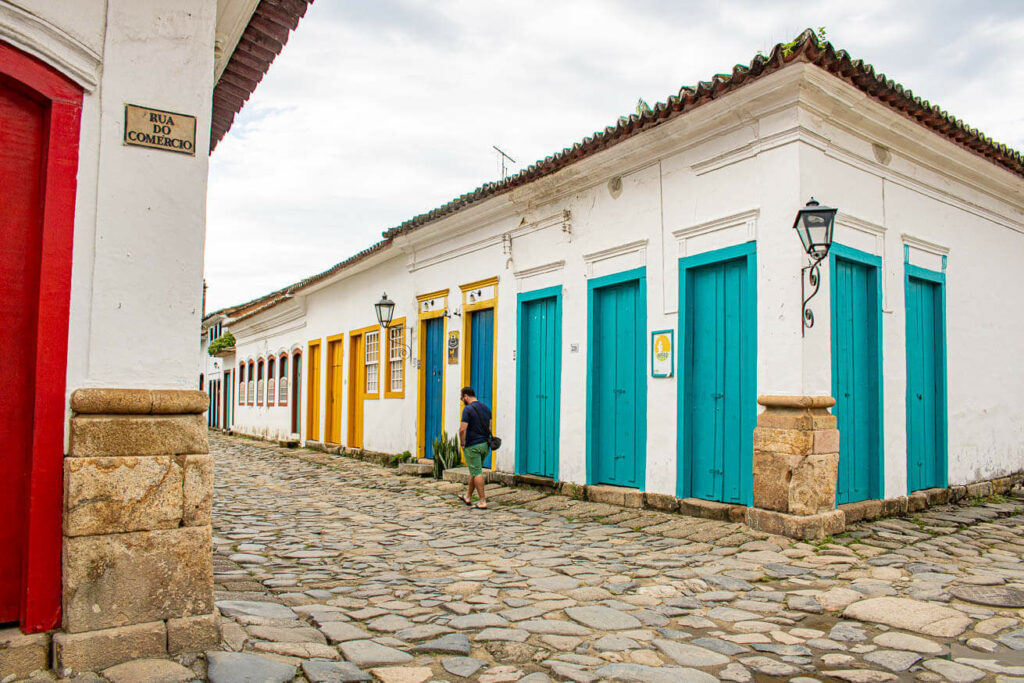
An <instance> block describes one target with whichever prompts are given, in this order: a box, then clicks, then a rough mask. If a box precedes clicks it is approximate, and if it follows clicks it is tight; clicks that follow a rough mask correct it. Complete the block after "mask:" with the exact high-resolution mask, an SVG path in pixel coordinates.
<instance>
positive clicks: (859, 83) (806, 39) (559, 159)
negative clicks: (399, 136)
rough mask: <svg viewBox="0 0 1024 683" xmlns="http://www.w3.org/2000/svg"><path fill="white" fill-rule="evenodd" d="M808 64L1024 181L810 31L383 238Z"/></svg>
mask: <svg viewBox="0 0 1024 683" xmlns="http://www.w3.org/2000/svg"><path fill="white" fill-rule="evenodd" d="M795 62H806V63H810V64H814V65H815V66H817V67H820V68H822V69H825V70H826V71H828V72H830V73H832V74H834V75H835V76H837V77H839V78H842V79H843V80H845V81H847V82H848V83H850V84H851V85H853V86H854V87H856V88H858V89H860V90H861V91H863V92H865V93H867V94H868V95H870V96H871V97H874V98H875V99H877V100H879V101H880V102H883V103H884V104H887V105H888V106H890V107H892V108H893V109H896V110H897V111H899V112H901V113H902V114H904V115H905V116H907V117H908V118H910V119H913V120H914V121H916V122H918V123H919V124H921V125H923V126H925V127H927V128H930V129H932V130H933V131H935V132H936V133H938V134H939V135H942V136H944V137H946V138H948V139H949V140H951V141H953V142H955V143H957V144H958V145H960V146H961V147H964V148H966V149H969V150H970V151H972V152H974V153H975V154H978V155H980V156H983V157H985V158H986V159H989V160H990V161H992V162H993V163H995V164H998V165H999V166H1002V167H1003V168H1006V169H1008V170H1010V171H1011V172H1013V173H1016V174H1017V175H1020V176H1024V156H1022V155H1021V153H1020V152H1018V151H1016V150H1014V149H1012V148H1010V147H1008V146H1007V145H1004V144H1002V143H998V142H994V141H993V140H992V139H991V138H989V137H987V136H986V135H984V134H983V133H981V132H980V131H978V130H977V129H975V128H971V127H968V126H967V125H965V124H964V123H963V121H961V120H960V119H957V118H954V117H953V116H951V115H950V114H948V113H946V112H945V111H943V110H942V109H941V108H940V107H938V106H935V105H933V104H931V103H930V102H928V101H927V100H922V99H921V98H919V97H917V96H915V95H914V93H913V92H912V91H911V90H909V89H907V88H904V87H903V86H902V85H900V84H899V83H896V82H895V81H892V80H891V79H888V78H886V77H885V75H884V74H876V73H875V69H874V67H873V66H871V65H870V64H866V63H865V62H864V61H863V60H860V59H857V60H855V59H853V58H852V57H850V55H849V54H848V53H847V52H846V51H845V50H836V49H835V48H834V47H833V46H832V44H831V43H824V44H819V42H818V38H817V36H816V35H815V34H814V31H812V30H811V29H807V30H806V31H804V32H803V33H801V34H800V36H799V37H798V38H797V39H796V41H794V42H793V43H788V44H782V43H780V44H778V45H776V46H775V47H774V48H773V49H772V51H771V53H769V54H768V55H767V56H763V55H757V56H756V57H754V59H753V60H752V61H751V63H750V65H749V66H744V65H742V64H738V65H736V66H734V67H733V69H732V73H730V74H717V75H715V76H714V78H712V79H711V80H710V81H700V82H699V83H698V84H697V85H696V87H683V88H680V90H679V92H678V93H677V94H676V95H673V96H672V97H669V98H668V100H667V101H665V102H659V103H658V104H656V105H655V106H654V107H653V108H652V110H651V111H650V112H646V113H644V114H642V115H637V114H633V115H630V116H628V117H622V118H621V119H620V120H619V122H618V123H617V124H616V125H615V126H609V127H607V128H605V129H604V130H603V131H600V132H597V133H594V134H593V135H591V136H589V137H586V138H584V139H583V140H581V141H580V142H577V143H576V144H574V145H573V146H572V147H566V148H565V149H563V150H562V151H560V152H558V153H557V154H553V155H551V156H548V157H545V158H544V159H543V160H541V161H537V162H535V163H533V164H531V165H530V166H528V167H527V168H525V169H523V170H522V171H520V172H519V173H517V174H515V175H513V176H510V177H508V178H506V179H504V180H501V181H497V182H492V183H486V184H484V185H481V186H480V187H478V188H476V189H475V190H473V191H472V192H467V193H466V194H463V195H460V196H458V197H456V198H455V199H452V200H451V201H450V202H448V203H447V204H444V205H442V206H439V207H437V208H435V209H431V210H430V211H428V212H426V213H423V214H420V215H418V216H414V217H413V218H410V219H409V220H407V221H405V222H403V223H401V224H400V225H398V226H396V227H394V228H391V229H390V230H385V231H384V233H383V235H384V237H395V236H397V235H401V234H404V233H406V232H409V231H411V230H415V229H417V228H419V227H422V226H424V225H426V224H428V223H431V222H433V221H435V220H438V219H440V218H442V217H444V216H447V215H449V214H452V213H455V212H457V211H459V210H461V209H463V208H465V207H467V206H469V205H470V204H473V203H475V202H478V201H480V200H482V199H486V198H488V197H492V196H495V195H498V194H502V193H505V192H508V191H510V190H512V189H514V188H516V187H520V186H522V185H525V184H527V183H530V182H532V181H534V180H537V179H538V178H542V177H544V176H547V175H551V174H552V173H555V172H557V171H559V170H561V169H562V168H565V167H566V166H568V165H569V164H571V163H573V162H575V161H578V160H579V159H582V158H584V157H587V156H590V155H592V154H596V153H597V152H600V151H601V150H603V149H607V148H608V147H611V146H612V145H615V144H618V143H619V142H622V141H623V140H626V139H628V138H630V137H632V136H633V135H635V134H637V133H639V132H640V131H642V130H646V129H648V128H652V127H654V126H657V125H659V124H661V123H664V122H665V121H667V120H669V119H673V118H675V117H677V116H680V115H682V114H684V113H685V112H688V111H690V110H691V109H693V108H694V107H697V106H700V105H701V104H705V103H707V102H709V101H711V100H714V99H716V98H718V97H720V96H722V95H723V94H726V93H729V92H732V91H734V90H736V89H737V88H740V87H742V86H743V85H745V84H746V83H748V82H751V81H754V80H756V79H758V78H760V77H762V76H765V75H767V74H770V73H774V72H776V71H778V70H779V69H782V68H785V67H786V66H787V65H788V64H792V63H795Z"/></svg>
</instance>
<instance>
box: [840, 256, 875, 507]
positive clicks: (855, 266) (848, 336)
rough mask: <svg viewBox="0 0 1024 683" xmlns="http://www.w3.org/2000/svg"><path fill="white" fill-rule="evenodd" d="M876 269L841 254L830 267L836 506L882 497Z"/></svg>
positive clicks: (873, 266)
mask: <svg viewBox="0 0 1024 683" xmlns="http://www.w3.org/2000/svg"><path fill="white" fill-rule="evenodd" d="M879 286H880V285H879V268H878V267H877V266H875V265H872V264H870V263H865V262H862V261H860V260H855V259H852V258H845V257H843V256H841V255H834V256H833V268H832V391H833V394H834V396H835V399H836V406H835V415H836V420H837V422H838V424H839V478H838V483H837V487H836V501H837V502H838V503H852V502H855V501H859V500H865V499H868V498H874V497H879V496H880V495H881V487H880V481H881V471H880V467H879V461H880V457H881V417H880V405H881V389H880V387H881V384H880V381H881V378H880V376H879V375H880V366H881V356H880V353H881V351H880V349H881V344H880V331H881V330H880V324H879V315H880V303H879Z"/></svg>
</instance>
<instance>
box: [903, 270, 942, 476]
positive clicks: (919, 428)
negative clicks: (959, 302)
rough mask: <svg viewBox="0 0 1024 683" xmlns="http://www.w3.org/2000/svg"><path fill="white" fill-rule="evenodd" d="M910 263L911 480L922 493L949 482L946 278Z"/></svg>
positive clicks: (908, 348) (908, 370)
mask: <svg viewBox="0 0 1024 683" xmlns="http://www.w3.org/2000/svg"><path fill="white" fill-rule="evenodd" d="M905 267H906V269H907V279H906V286H905V292H906V310H907V484H908V490H910V491H919V490H921V489H927V488H934V487H943V488H944V487H945V486H947V471H946V339H945V337H946V334H945V327H946V325H945V301H944V290H943V286H944V280H945V276H944V275H943V274H942V273H935V272H932V271H928V270H924V269H922V268H916V267H914V266H911V265H907V266H905Z"/></svg>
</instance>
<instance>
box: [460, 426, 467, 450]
mask: <svg viewBox="0 0 1024 683" xmlns="http://www.w3.org/2000/svg"><path fill="white" fill-rule="evenodd" d="M467 429H469V423H468V422H460V423H459V445H460V446H462V447H463V448H465V447H466V430H467Z"/></svg>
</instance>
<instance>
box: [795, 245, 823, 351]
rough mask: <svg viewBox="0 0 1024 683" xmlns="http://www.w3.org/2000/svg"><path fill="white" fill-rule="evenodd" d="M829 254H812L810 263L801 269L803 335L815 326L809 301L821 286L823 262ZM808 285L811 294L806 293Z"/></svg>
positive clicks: (801, 333) (801, 331)
mask: <svg viewBox="0 0 1024 683" xmlns="http://www.w3.org/2000/svg"><path fill="white" fill-rule="evenodd" d="M827 255H828V254H827V253H825V254H821V255H813V256H811V257H810V258H811V260H810V263H808V264H807V265H806V266H804V267H803V268H801V269H800V298H801V300H802V309H801V311H800V317H801V319H802V321H803V324H802V327H801V328H800V336H801V337H803V336H806V333H807V330H808V329H809V328H811V327H814V312H813V311H812V310H811V309H810V308H809V307H808V303H809V302H810V300H811V299H813V298H814V296H815V295H816V294H817V293H818V289H819V288H820V287H821V262H822V261H823V260H825V257H826V256H827ZM808 285H810V286H811V287H812V289H811V293H810V294H807V293H806V292H807V286H808Z"/></svg>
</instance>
